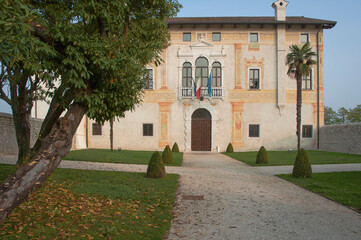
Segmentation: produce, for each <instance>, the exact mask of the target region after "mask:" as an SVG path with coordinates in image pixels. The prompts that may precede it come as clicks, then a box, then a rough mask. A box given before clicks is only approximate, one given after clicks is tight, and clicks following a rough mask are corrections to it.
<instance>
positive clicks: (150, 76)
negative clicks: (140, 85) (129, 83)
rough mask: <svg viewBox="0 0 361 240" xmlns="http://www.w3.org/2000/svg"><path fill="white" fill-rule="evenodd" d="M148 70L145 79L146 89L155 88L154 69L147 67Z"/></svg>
mask: <svg viewBox="0 0 361 240" xmlns="http://www.w3.org/2000/svg"><path fill="white" fill-rule="evenodd" d="M147 72H148V73H147V76H146V78H145V79H144V89H153V69H147Z"/></svg>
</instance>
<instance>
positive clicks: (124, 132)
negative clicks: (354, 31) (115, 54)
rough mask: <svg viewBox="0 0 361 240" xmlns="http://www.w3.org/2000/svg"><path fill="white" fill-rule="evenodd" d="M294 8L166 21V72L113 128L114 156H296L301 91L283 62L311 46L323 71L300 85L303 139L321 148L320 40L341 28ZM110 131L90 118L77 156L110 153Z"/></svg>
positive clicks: (153, 72)
mask: <svg viewBox="0 0 361 240" xmlns="http://www.w3.org/2000/svg"><path fill="white" fill-rule="evenodd" d="M287 5H288V2H287V1H284V0H278V1H276V2H274V3H273V4H272V7H273V8H274V9H275V16H273V17H192V18H172V19H169V20H168V26H169V31H170V35H171V40H170V46H169V47H168V48H167V49H164V51H163V52H162V58H163V60H164V63H163V64H162V65H160V66H158V67H156V66H155V65H153V64H149V65H148V66H147V69H148V73H149V74H148V79H146V80H145V81H146V84H145V85H146V86H145V94H144V98H143V103H142V104H141V105H140V106H138V107H137V108H136V110H135V111H133V112H127V113H126V114H125V118H123V119H120V120H119V121H116V122H115V123H114V147H115V148H122V149H144V150H155V149H163V148H164V146H165V145H167V144H169V145H172V144H173V143H174V142H177V143H178V145H179V147H180V150H181V151H217V150H220V151H224V150H225V149H226V147H227V145H228V143H232V144H233V147H234V149H235V150H236V151H243V150H258V149H259V148H260V146H262V145H263V146H265V147H266V148H267V149H274V150H281V149H289V148H296V145H297V137H296V81H295V79H292V78H289V77H288V76H287V66H286V64H285V59H286V55H287V53H288V51H289V46H291V45H294V44H297V45H301V44H304V43H306V42H310V44H311V46H312V48H313V50H314V52H317V59H315V60H317V62H318V63H317V64H316V65H314V66H313V68H312V72H311V73H310V75H309V76H307V77H304V79H303V105H302V138H301V139H302V146H303V147H305V148H308V149H311V148H315V147H316V144H317V129H318V128H319V127H320V126H322V125H323V112H324V103H323V102H324V101H323V99H324V97H323V96H324V72H323V69H324V64H323V62H324V60H323V30H324V29H331V28H333V27H334V26H335V24H336V22H334V21H327V20H321V19H313V18H305V17H286V7H287ZM195 85H197V87H198V89H199V91H200V94H201V95H200V96H197V94H196V91H195ZM210 85H211V87H210ZM109 128H110V126H109V123H105V124H104V125H103V126H100V125H98V124H96V123H94V122H93V121H91V120H89V119H86V118H85V119H84V121H83V122H82V123H81V125H80V127H79V129H78V132H77V134H76V136H75V141H74V148H85V147H88V148H109V146H110V143H109Z"/></svg>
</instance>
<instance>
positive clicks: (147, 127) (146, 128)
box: [143, 123, 153, 136]
mask: <svg viewBox="0 0 361 240" xmlns="http://www.w3.org/2000/svg"><path fill="white" fill-rule="evenodd" d="M143 136H153V124H152V123H144V124H143Z"/></svg>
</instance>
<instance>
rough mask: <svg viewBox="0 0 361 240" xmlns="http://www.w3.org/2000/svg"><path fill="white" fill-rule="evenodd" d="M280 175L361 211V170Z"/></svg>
mask: <svg viewBox="0 0 361 240" xmlns="http://www.w3.org/2000/svg"><path fill="white" fill-rule="evenodd" d="M278 177H280V178H283V179H285V180H287V181H290V182H292V183H294V184H297V185H299V186H301V187H303V188H306V189H307V190H310V191H312V192H315V193H318V194H320V195H322V196H324V197H326V198H328V199H331V200H333V201H335V202H338V203H340V204H342V205H345V206H348V207H351V208H353V209H355V210H356V211H358V212H360V213H361V172H335V173H313V174H312V178H305V179H304V178H294V177H292V175H290V174H289V175H278Z"/></svg>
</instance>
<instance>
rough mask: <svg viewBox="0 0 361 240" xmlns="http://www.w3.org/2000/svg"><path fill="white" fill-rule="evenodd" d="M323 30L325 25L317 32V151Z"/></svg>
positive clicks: (318, 145) (318, 146)
mask: <svg viewBox="0 0 361 240" xmlns="http://www.w3.org/2000/svg"><path fill="white" fill-rule="evenodd" d="M322 28H323V24H321V25H320V28H319V29H318V31H317V34H316V38H317V150H320V39H319V33H320V31H321V29H322Z"/></svg>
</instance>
